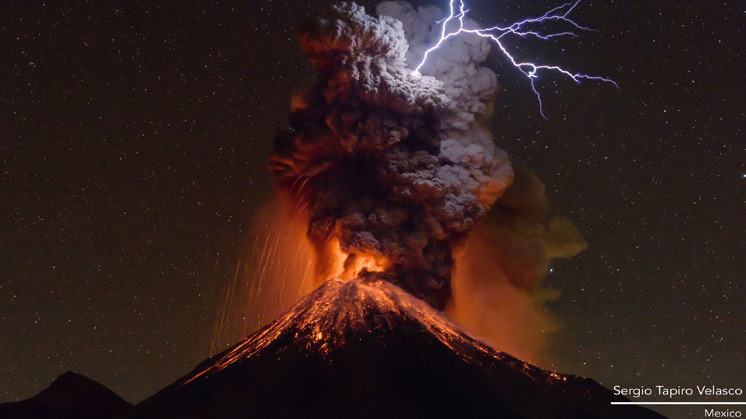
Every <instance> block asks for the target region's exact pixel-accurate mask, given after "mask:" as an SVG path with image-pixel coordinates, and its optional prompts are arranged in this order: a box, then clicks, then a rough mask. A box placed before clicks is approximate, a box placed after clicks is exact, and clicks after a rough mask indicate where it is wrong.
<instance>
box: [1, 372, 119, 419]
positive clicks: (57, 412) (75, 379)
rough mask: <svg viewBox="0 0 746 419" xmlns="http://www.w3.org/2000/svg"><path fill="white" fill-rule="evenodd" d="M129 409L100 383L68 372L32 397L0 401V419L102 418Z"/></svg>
mask: <svg viewBox="0 0 746 419" xmlns="http://www.w3.org/2000/svg"><path fill="white" fill-rule="evenodd" d="M131 408H132V405H131V404H129V403H127V402H126V401H125V400H124V399H122V398H121V397H119V396H118V395H116V394H115V393H114V392H113V391H111V390H109V389H108V388H106V387H104V386H103V385H101V384H99V383H97V382H96V381H93V380H91V379H90V378H88V377H85V376H83V375H80V374H76V373H74V372H72V371H68V372H66V373H64V374H62V375H60V376H59V377H57V379H55V380H54V381H53V382H52V384H50V385H49V387H47V388H46V389H44V390H42V391H41V392H40V393H39V394H37V395H36V396H34V397H31V398H29V399H26V400H22V401H19V402H11V403H3V404H0V418H3V419H27V418H28V419H31V418H33V419H68V418H69V419H73V418H75V419H104V418H111V417H114V416H116V415H119V414H122V413H124V412H126V411H127V410H129V409H131Z"/></svg>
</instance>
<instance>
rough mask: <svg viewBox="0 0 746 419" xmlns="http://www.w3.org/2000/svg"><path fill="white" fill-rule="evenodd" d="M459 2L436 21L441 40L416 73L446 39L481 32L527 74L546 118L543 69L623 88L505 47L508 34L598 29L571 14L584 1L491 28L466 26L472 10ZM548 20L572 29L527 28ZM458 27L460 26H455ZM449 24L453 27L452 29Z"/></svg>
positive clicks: (546, 36)
mask: <svg viewBox="0 0 746 419" xmlns="http://www.w3.org/2000/svg"><path fill="white" fill-rule="evenodd" d="M455 3H456V0H451V2H450V8H451V13H450V14H449V15H448V17H447V18H445V19H442V20H439V21H437V22H436V23H442V24H443V27H442V28H441V33H440V39H439V40H438V42H437V43H436V44H435V45H434V46H432V47H431V48H430V49H428V50H427V51H425V55H424V56H423V57H422V61H421V62H420V64H419V65H418V66H417V67H416V68H415V69H414V71H413V74H415V75H420V69H421V68H422V66H424V65H425V63H426V62H427V59H428V57H429V56H430V53H431V52H433V51H435V50H436V49H438V48H440V46H441V45H442V44H443V42H445V41H446V40H447V39H449V38H452V37H454V36H457V35H460V34H462V33H472V34H475V35H479V36H481V37H482V38H488V39H490V40H491V41H493V42H494V43H495V44H496V45H497V48H498V49H499V50H500V51H501V52H502V53H503V55H504V56H505V57H507V59H508V61H510V63H511V64H512V65H513V67H515V68H517V69H518V71H520V72H521V73H523V75H524V76H526V77H527V78H528V80H529V82H530V83H531V90H533V91H534V95H536V99H537V100H538V101H539V113H540V114H541V116H542V117H543V118H544V119H548V118H547V117H546V115H544V104H543V103H542V101H541V95H540V94H539V91H538V90H536V80H538V79H539V72H540V71H549V72H555V73H559V74H561V75H563V76H565V77H569V78H571V79H572V80H573V81H575V83H578V84H580V82H581V80H597V81H602V82H606V83H611V84H613V85H614V86H616V88H617V89H618V88H619V85H618V84H617V83H616V82H615V81H614V80H611V79H608V78H606V77H599V76H590V75H587V74H582V73H572V72H570V71H568V70H565V69H563V68H562V67H560V66H556V65H544V64H535V63H531V62H522V61H518V60H517V59H516V58H515V57H513V55H512V54H511V53H510V52H509V51H508V49H507V48H505V45H503V42H502V41H503V38H504V37H506V36H507V35H517V36H520V37H522V38H527V37H533V38H538V39H542V40H549V39H552V38H556V37H560V36H571V37H577V36H578V35H577V34H576V33H575V32H574V31H594V29H591V28H588V27H585V26H582V25H580V24H578V23H577V22H575V21H573V20H572V19H570V18H569V17H568V15H569V14H570V12H572V11H573V10H574V9H575V7H576V6H577V5H578V3H580V0H578V1H576V2H574V3H565V4H563V5H561V6H558V7H555V8H554V9H551V10H549V11H547V12H546V13H544V14H543V15H541V16H539V17H532V18H528V19H524V20H522V21H520V22H515V23H513V24H511V25H509V26H493V27H491V28H487V29H466V28H465V27H464V18H465V17H466V14H467V12H468V10H467V9H466V5H465V4H464V1H463V0H458V3H459V7H458V10H457V9H456V7H455ZM548 21H554V22H563V23H567V24H568V25H569V26H570V27H571V28H572V30H569V31H565V32H549V33H541V32H538V31H537V30H530V29H528V28H527V26H529V25H531V24H537V25H540V24H542V23H544V22H548ZM456 22H458V23H456ZM456 26H457V27H458V28H457V29H453V28H454V27H456ZM449 27H450V28H451V29H448V28H449Z"/></svg>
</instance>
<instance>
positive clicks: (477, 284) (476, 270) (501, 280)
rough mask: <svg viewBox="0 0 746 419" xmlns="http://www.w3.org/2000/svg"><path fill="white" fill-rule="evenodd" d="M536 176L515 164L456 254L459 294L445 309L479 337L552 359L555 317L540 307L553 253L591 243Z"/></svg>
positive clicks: (569, 252) (547, 293)
mask: <svg viewBox="0 0 746 419" xmlns="http://www.w3.org/2000/svg"><path fill="white" fill-rule="evenodd" d="M544 192H545V191H544V185H543V184H542V183H541V181H540V180H539V178H538V177H536V175H534V174H533V173H531V172H529V171H527V170H526V169H521V168H517V169H516V172H515V181H514V183H513V184H512V185H511V186H510V187H509V188H508V189H507V191H506V192H505V195H503V196H502V197H501V198H500V200H499V201H497V203H496V204H495V206H494V207H493V208H492V210H491V211H490V213H489V215H488V217H487V218H486V219H485V220H483V221H482V222H481V224H480V225H479V226H478V227H477V228H476V230H475V231H474V232H473V233H472V234H471V235H470V236H469V238H468V239H467V241H466V243H465V245H464V246H463V247H461V248H459V249H458V251H457V252H456V270H455V273H454V277H453V298H452V300H451V301H450V302H449V304H448V307H447V308H446V313H447V314H448V315H449V316H450V317H452V318H453V319H454V320H455V321H456V322H458V323H459V324H461V325H462V326H463V327H465V328H466V329H467V330H468V331H469V332H471V333H472V334H473V335H475V336H477V337H479V338H481V339H482V340H483V341H484V342H485V343H488V344H490V345H492V346H494V347H496V348H498V349H500V350H503V351H506V352H508V353H510V354H512V355H514V356H517V357H519V358H521V359H523V360H526V361H529V362H532V363H534V364H538V365H542V364H545V363H548V362H549V361H550V359H547V351H546V349H548V348H547V345H548V338H549V336H550V334H551V332H553V331H555V329H556V324H555V321H554V320H553V319H552V318H551V316H549V315H548V314H547V313H546V311H545V310H544V309H543V307H542V303H544V302H546V301H547V300H551V299H554V298H555V297H557V295H558V293H557V292H556V291H553V290H550V289H547V288H543V287H542V280H543V278H544V277H545V276H546V274H547V272H548V270H549V266H550V262H551V260H552V259H553V258H568V257H572V256H574V255H576V254H577V253H579V252H580V251H582V250H584V249H585V248H586V246H587V245H586V242H585V241H584V240H583V237H582V235H581V234H580V232H579V231H578V230H577V229H576V228H575V226H573V224H572V223H571V222H570V221H569V220H567V219H564V218H561V217H557V216H554V217H552V216H550V213H551V206H550V204H549V200H548V199H547V197H546V195H545V193H544Z"/></svg>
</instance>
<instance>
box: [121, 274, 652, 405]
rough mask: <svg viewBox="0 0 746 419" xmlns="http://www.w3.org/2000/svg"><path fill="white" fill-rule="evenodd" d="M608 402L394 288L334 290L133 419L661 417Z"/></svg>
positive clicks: (343, 286) (607, 396)
mask: <svg viewBox="0 0 746 419" xmlns="http://www.w3.org/2000/svg"><path fill="white" fill-rule="evenodd" d="M612 400H620V401H621V400H625V399H624V398H622V397H615V396H613V395H612V393H611V391H609V390H608V389H606V388H604V387H602V386H600V385H599V384H597V383H596V382H595V381H593V380H590V379H587V378H581V377H576V376H571V375H562V374H557V373H551V372H548V371H544V370H541V369H539V368H536V367H533V366H531V365H528V364H526V363H523V362H521V361H519V360H517V359H515V358H513V357H511V356H509V355H507V354H504V353H501V352H498V351H495V350H492V349H491V348H489V347H487V346H485V345H483V344H481V343H479V342H478V341H476V340H474V339H472V338H470V337H469V336H467V335H465V334H464V333H463V332H461V331H460V330H459V329H458V328H456V327H455V326H454V325H452V324H451V323H449V322H448V321H447V320H445V319H444V318H442V317H441V316H440V315H438V313H437V312H436V311H435V310H433V309H432V308H431V307H430V306H428V305H427V304H425V303H423V302H422V301H420V300H418V299H416V298H414V297H412V296H410V295H409V294H407V293H405V292H404V291H402V290H400V289H399V288H397V287H396V286H394V285H392V284H390V283H389V282H386V281H375V280H371V281H360V280H355V281H346V282H343V281H337V280H332V281H329V282H327V283H326V284H324V285H322V286H321V287H320V288H319V289H318V290H316V291H315V292H313V293H312V294H310V295H309V296H307V297H306V298H304V299H303V300H302V301H300V302H299V303H298V304H297V305H296V306H295V307H293V308H292V309H291V310H290V311H289V312H287V313H285V314H284V315H282V316H281V317H280V318H279V319H277V320H276V321H275V322H273V323H271V324H270V325H268V326H266V327H265V328H263V329H261V330H259V331H258V332H256V333H254V334H253V335H252V336H250V337H249V338H247V339H245V340H244V341H242V342H240V343H239V344H237V345H236V346H234V347H232V348H231V349H229V350H227V351H225V352H223V353H221V354H219V355H216V356H215V357H213V358H211V359H208V360H207V361H205V362H204V363H202V364H201V365H199V366H198V367H197V368H196V369H195V370H194V371H193V372H192V373H190V374H188V375H187V376H185V377H183V378H182V379H180V380H178V381H177V382H175V383H174V384H172V385H170V386H169V387H167V388H165V389H164V390H162V391H161V392H159V393H157V394H156V395H154V396H153V397H151V398H150V399H148V400H146V401H144V402H143V403H141V404H140V405H138V406H136V408H135V409H134V410H133V412H132V414H131V416H130V417H133V418H155V417H179V416H183V417H185V416H189V417H193V418H208V417H210V418H217V417H220V418H238V417H257V418H297V417H325V418H335V417H338V418H349V417H356V418H360V417H364V418H384V417H385V418H398V417H402V418H405V417H406V418H432V417H458V418H484V417H491V418H494V417H510V418H513V417H526V418H562V417H568V418H569V417H572V418H583V417H586V418H592V417H604V418H631V417H640V418H647V417H651V418H652V417H660V416H659V415H657V414H655V413H653V412H651V411H649V410H646V409H642V408H637V407H632V406H610V404H609V402H610V401H612Z"/></svg>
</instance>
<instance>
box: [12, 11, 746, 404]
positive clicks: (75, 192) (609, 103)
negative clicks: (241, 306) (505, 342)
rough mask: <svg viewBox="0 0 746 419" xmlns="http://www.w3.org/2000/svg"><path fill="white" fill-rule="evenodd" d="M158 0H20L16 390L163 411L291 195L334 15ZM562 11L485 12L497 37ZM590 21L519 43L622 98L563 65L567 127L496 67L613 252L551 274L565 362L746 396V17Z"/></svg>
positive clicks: (559, 89) (557, 88) (509, 141)
mask: <svg viewBox="0 0 746 419" xmlns="http://www.w3.org/2000/svg"><path fill="white" fill-rule="evenodd" d="M135 3H138V2H105V1H81V2H75V3H73V2H55V4H51V3H47V4H44V3H40V2H26V1H23V2H20V1H19V2H7V1H2V2H0V162H1V164H2V167H0V179H1V182H2V183H0V188H1V189H0V377H1V378H0V402H5V401H13V400H19V399H23V398H27V397H29V396H31V395H33V394H35V393H36V392H38V391H40V390H41V389H43V388H45V387H46V386H47V385H48V384H49V383H50V382H51V381H52V380H53V378H54V377H56V376H58V375H59V374H61V373H63V372H64V371H66V370H74V371H76V372H79V373H82V374H85V375H87V376H89V377H91V378H93V379H95V380H97V381H99V382H101V383H102V384H104V385H106V386H108V387H110V388H111V389H113V390H114V391H116V392H117V393H119V394H120V395H121V396H123V397H124V398H125V399H127V400H128V401H130V402H138V401H140V400H142V399H144V398H145V397H147V396H148V395H150V394H152V393H154V392H155V391H157V390H159V389H160V388H162V387H164V386H165V385H167V384H169V383H171V382H172V381H174V380H175V379H176V378H178V377H180V376H182V375H184V374H186V373H187V372H188V371H190V370H191V369H192V368H193V367H194V366H195V365H196V364H197V363H198V362H199V361H201V360H203V359H204V358H206V357H207V356H209V355H211V347H210V342H211V339H212V336H213V331H214V327H215V322H216V317H217V314H218V305H219V304H220V301H221V295H222V292H223V291H222V290H223V287H224V286H225V285H226V284H227V283H228V281H229V279H230V278H231V276H232V275H233V272H235V270H236V263H237V260H238V259H239V258H240V255H242V254H243V252H245V251H246V249H247V246H248V245H249V243H251V240H250V238H249V237H248V226H249V225H250V224H251V223H252V220H253V218H254V213H255V210H256V209H257V208H258V207H259V205H261V204H262V203H263V202H266V201H267V200H268V198H269V197H270V196H271V194H272V193H273V192H272V181H271V179H270V176H269V174H268V172H267V170H266V161H267V157H268V154H269V151H270V146H271V140H272V137H273V136H274V134H275V133H276V132H277V131H278V130H280V129H281V128H284V127H286V126H287V110H288V106H289V101H290V95H291V94H292V92H293V91H295V90H296V89H298V88H301V87H303V86H304V85H307V84H308V83H309V82H310V80H312V78H313V74H312V71H311V69H310V66H309V65H308V64H307V62H306V59H305V57H304V56H303V54H302V53H301V51H300V48H299V47H298V45H297V41H296V38H295V33H296V29H297V28H298V25H300V23H301V22H302V21H303V20H304V19H306V18H308V17H309V16H316V15H318V14H319V11H320V10H323V9H324V8H325V7H326V6H327V5H328V4H330V2H326V1H324V2H321V1H319V2H300V1H299V2H286V1H268V0H262V1H245V2H200V4H198V5H186V4H184V3H183V2H171V1H166V2H158V3H160V4H159V5H154V4H151V3H150V2H143V4H142V5H141V4H135ZM195 3H196V2H195ZM560 3H561V2H551V1H548V0H536V1H525V0H520V1H519V0H501V1H499V2H496V1H487V0H472V1H470V2H468V4H469V6H470V8H471V10H472V16H476V17H478V19H479V21H480V23H482V24H483V25H485V26H487V25H490V26H491V25H494V24H496V23H503V24H504V23H510V22H512V21H515V20H518V19H520V18H524V17H526V16H531V15H537V14H542V13H543V12H544V11H546V10H548V9H550V8H552V7H554V6H557V5H559V4H560ZM363 4H365V5H366V6H370V5H372V4H375V2H364V3H363ZM419 4H427V3H426V2H421V3H419ZM447 4H448V3H447V1H439V2H438V5H440V6H441V7H446V6H447ZM573 16H574V17H575V20H577V21H578V22H580V23H583V24H586V25H588V26H592V27H595V28H598V29H599V30H598V32H591V33H585V34H583V36H582V38H579V39H575V40H569V39H565V40H558V41H552V42H548V43H543V44H542V43H537V42H531V43H525V42H524V43H520V44H516V45H515V47H516V51H518V52H519V54H523V55H522V56H523V57H526V58H530V59H535V58H539V57H543V58H545V59H546V61H548V62H553V63H560V64H562V65H563V66H565V67H568V68H570V69H573V70H578V71H583V72H586V73H590V74H599V75H604V76H608V77H610V78H612V79H614V80H615V81H617V82H618V83H619V85H620V87H621V90H617V89H615V88H614V87H613V86H612V85H609V84H603V83H600V84H599V83H593V82H586V83H583V84H582V85H581V86H577V85H575V83H573V82H571V81H568V80H566V79H561V78H556V77H551V76H550V77H546V78H544V79H542V80H541V81H540V83H539V86H540V89H541V92H542V94H543V98H544V105H545V112H546V114H547V117H548V118H549V120H548V121H545V120H544V119H542V118H541V116H540V115H539V112H538V107H537V103H536V100H535V98H534V96H533V95H532V93H531V91H530V86H529V85H528V83H527V82H526V80H525V79H523V78H521V77H522V75H521V74H520V73H518V72H517V71H516V70H515V69H513V68H512V67H510V66H507V65H505V62H504V61H502V60H501V58H500V57H499V56H498V55H496V54H493V55H492V56H491V58H490V64H489V65H490V66H491V68H493V69H494V70H495V71H496V72H497V74H498V78H499V81H500V84H501V86H502V89H501V92H500V93H499V94H498V97H497V102H496V107H495V116H494V119H493V121H492V123H491V126H492V128H493V132H494V135H495V140H496V142H497V144H498V145H499V146H500V147H501V148H503V149H505V150H507V151H508V153H509V154H510V156H511V159H512V161H513V162H514V164H517V165H522V166H526V167H528V168H530V169H532V170H533V171H535V172H536V173H538V174H539V176H540V177H541V178H542V180H543V181H544V183H545V184H546V185H547V190H548V194H549V196H550V198H551V199H552V201H553V203H554V208H555V211H556V212H557V213H559V214H561V215H563V216H565V217H567V218H569V219H570V220H572V221H573V222H574V223H575V224H576V226H577V227H578V228H579V229H580V231H582V232H583V233H584V235H585V238H586V240H587V241H588V243H589V248H588V250H586V251H584V252H583V253H581V254H580V255H579V256H577V257H575V258H573V259H570V260H563V261H560V262H555V264H554V265H553V269H552V273H551V274H550V275H549V277H548V278H547V280H546V282H545V283H546V284H547V285H548V286H550V287H552V288H554V289H557V290H559V291H560V292H561V297H560V298H559V299H557V300H556V301H553V302H551V303H549V304H548V309H549V310H550V311H551V312H552V313H554V314H555V316H556V317H557V318H558V319H559V321H560V323H561V328H560V331H559V333H557V335H556V336H555V339H554V341H553V342H554V343H553V347H554V350H553V354H554V357H555V359H556V364H555V366H554V367H555V368H557V369H559V370H561V371H563V372H571V373H574V374H579V375H584V376H591V377H593V378H595V379H596V380H598V381H599V382H601V383H602V384H604V385H606V386H607V387H612V386H614V385H616V384H619V385H623V386H628V387H639V386H642V385H648V386H650V385H656V384H664V385H670V386H694V385H707V384H715V385H720V386H727V387H734V386H735V387H739V386H740V387H746V381H744V378H743V377H746V360H745V359H744V357H745V354H746V351H744V348H746V304H745V303H744V299H745V297H746V295H745V293H746V286H745V284H744V279H746V278H744V268H745V267H746V257H744V255H743V251H744V250H746V216H745V215H744V214H746V100H745V99H744V97H745V96H744V95H746V89H744V83H746V77H744V70H743V64H744V52H743V51H744V47H745V46H746V45H744V44H746V42H744V40H745V39H746V33H744V27H746V22H745V21H744V18H746V7H745V6H744V5H743V4H741V3H740V2H730V4H729V3H726V2H693V1H692V2H682V1H678V0H677V1H670V0H666V1H654V2H653V1H648V2H642V1H592V0H587V1H584V2H582V3H581V4H580V6H579V7H578V9H577V10H576V11H575V12H574V14H573Z"/></svg>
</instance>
